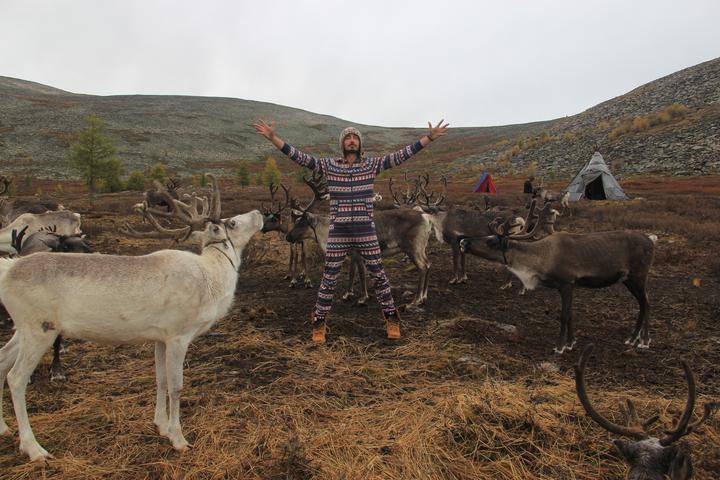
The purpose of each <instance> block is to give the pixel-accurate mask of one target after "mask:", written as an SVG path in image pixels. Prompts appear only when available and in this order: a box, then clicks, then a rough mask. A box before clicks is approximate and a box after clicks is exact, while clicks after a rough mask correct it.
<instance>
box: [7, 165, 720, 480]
mask: <svg viewBox="0 0 720 480" xmlns="http://www.w3.org/2000/svg"><path fill="white" fill-rule="evenodd" d="M500 186H501V187H502V186H503V185H502V184H501V185H500ZM514 186H515V185H514V184H513V185H512V187H514ZM655 186H656V182H655V181H653V180H646V181H638V182H636V183H634V184H631V185H630V186H627V187H626V188H627V189H628V190H629V193H630V194H631V195H632V196H634V197H638V196H642V197H643V199H640V200H633V201H631V202H627V203H624V204H610V203H606V202H599V203H597V204H582V205H579V206H576V207H574V211H573V216H572V217H567V216H566V217H563V218H562V219H561V221H559V223H558V225H557V227H558V229H560V230H569V231H602V230H610V229H615V228H632V229H638V230H642V231H646V232H647V233H655V234H657V235H658V236H659V237H660V239H659V242H658V245H657V249H656V263H655V266H654V267H653V269H652V271H651V277H650V281H649V295H650V301H651V336H652V343H651V348H650V350H647V351H638V350H635V349H633V348H628V347H627V346H626V345H625V344H624V340H625V338H626V337H627V336H628V335H629V333H630V331H631V330H632V327H633V324H634V321H635V317H636V315H637V311H638V310H637V303H636V302H635V300H634V298H633V297H632V296H631V295H630V293H629V292H627V290H626V289H625V288H624V287H623V286H622V285H620V286H615V287H612V288H608V289H603V290H577V291H576V295H575V299H574V315H575V318H576V321H577V326H578V348H576V350H575V351H573V352H570V353H568V354H565V355H562V356H558V355H555V354H553V353H552V347H553V345H554V342H555V339H556V337H557V336H558V334H559V321H558V317H559V306H560V298H559V294H558V293H557V292H555V291H551V290H547V289H539V290H536V291H533V292H528V293H527V294H525V295H522V296H521V295H519V292H520V285H519V282H518V281H517V280H515V281H514V285H513V287H512V288H509V289H505V290H501V289H500V286H501V285H503V284H505V283H506V282H507V281H508V280H510V279H511V276H510V274H509V273H507V272H506V271H504V269H503V268H502V267H501V266H498V265H494V264H490V263H488V262H485V261H482V260H479V259H477V258H472V257H471V258H469V259H468V262H467V268H468V271H469V275H470V279H469V281H468V282H467V283H466V284H462V285H456V286H453V285H448V282H447V281H448V279H449V278H450V276H451V271H452V266H451V256H450V250H449V248H448V247H447V246H445V245H441V244H438V243H437V242H436V241H435V240H434V239H433V240H431V243H430V248H429V257H430V261H431V262H432V269H431V283H430V290H429V300H428V303H427V305H425V306H424V307H423V308H422V309H421V310H419V311H413V312H410V311H408V312H404V314H403V332H402V333H403V338H402V340H400V341H399V342H394V343H393V342H389V341H387V340H385V339H384V325H383V323H382V321H381V314H380V311H379V308H378V305H377V304H376V303H375V301H374V299H372V300H371V301H370V302H369V305H368V306H366V307H357V306H354V305H352V304H351V303H344V302H342V301H341V300H340V299H339V295H337V296H336V301H335V306H334V308H333V310H332V312H331V315H330V317H329V326H330V332H329V334H328V344H327V345H326V346H323V347H316V346H313V345H311V344H310V339H309V324H308V315H309V312H310V311H311V308H312V306H313V304H314V301H315V294H316V288H309V289H306V288H302V287H299V288H294V289H291V288H287V283H288V281H287V280H286V279H284V275H285V270H286V258H287V248H288V247H287V244H286V243H284V241H283V240H282V239H281V238H280V237H279V235H277V234H275V233H271V234H267V235H264V236H263V235H258V236H257V238H255V239H254V240H253V241H252V243H251V244H250V245H249V246H248V248H247V250H246V255H245V256H246V261H245V265H244V267H243V268H242V270H241V272H240V283H239V287H238V291H237V295H236V303H235V306H234V307H233V310H232V312H231V315H230V316H229V317H228V318H226V319H225V320H223V321H221V322H220V323H219V324H218V325H217V327H216V328H215V329H214V330H212V331H211V332H212V333H210V335H206V336H205V337H203V338H201V339H198V340H197V341H196V342H195V343H194V344H193V346H192V347H191V349H190V351H189V354H188V359H187V364H186V370H185V379H186V388H185V391H184V392H183V406H182V421H183V426H184V428H185V430H186V436H187V437H188V439H189V440H190V441H191V442H192V443H194V444H195V448H194V449H193V450H191V451H190V452H188V453H185V454H182V455H181V454H177V453H175V452H173V451H172V449H171V447H170V445H169V443H168V442H167V441H165V440H164V439H163V438H161V437H159V436H157V435H156V434H155V433H154V431H153V428H152V427H153V425H152V412H153V403H154V380H153V374H154V372H153V357H152V347H151V346H149V345H144V346H111V347H108V346H96V345H92V344H89V343H85V342H81V341H71V342H70V351H69V352H68V353H67V354H66V355H65V356H64V363H65V365H66V370H67V374H68V380H67V382H65V383H62V384H55V383H50V382H49V381H48V378H47V377H48V374H47V369H48V366H49V358H46V359H45V360H44V361H43V363H42V364H41V365H40V366H39V367H38V373H37V380H36V382H35V383H34V385H33V386H31V387H30V388H29V391H28V406H29V410H30V414H31V422H32V424H33V427H34V430H35V433H36V436H37V437H38V439H39V440H40V442H41V443H42V444H43V445H44V446H45V447H46V448H47V449H48V450H49V451H51V452H52V453H54V454H55V455H56V456H57V459H55V460H52V461H51V462H50V463H49V464H48V465H47V466H35V465H27V464H26V463H25V462H26V459H25V458H23V457H22V456H21V455H20V454H19V453H18V450H17V437H13V438H9V437H5V438H2V439H0V477H2V478H34V477H38V476H43V475H44V476H58V477H66V478H98V477H107V478H163V477H168V478H224V477H226V478H348V479H355V478H398V479H399V478H547V479H550V478H583V479H584V478H587V479H590V478H622V477H623V475H624V472H625V470H624V466H623V464H622V462H621V461H620V460H619V458H618V457H617V456H616V455H615V453H614V451H613V450H612V448H611V444H610V442H609V439H610V438H611V437H610V435H608V434H607V433H606V432H604V431H603V430H601V429H600V428H599V427H597V426H596V425H595V424H593V423H592V422H591V421H589V420H588V419H586V418H585V416H584V413H583V410H582V408H581V407H580V405H579V403H578V401H577V399H576V397H575V395H574V389H573V374H572V365H573V364H574V363H575V362H576V361H577V358H578V355H579V351H580V350H581V349H582V347H584V346H585V345H587V344H588V343H591V342H593V343H595V344H596V345H597V347H596V350H595V353H594V355H593V357H592V361H591V366H590V367H589V369H590V370H589V384H590V391H591V395H592V396H593V398H594V399H596V400H595V401H596V402H597V403H598V405H600V406H601V407H602V408H603V411H604V412H606V413H607V414H608V415H609V416H614V417H615V418H616V419H618V421H622V419H621V418H620V417H619V416H618V415H619V413H618V411H619V410H618V408H617V406H616V404H617V401H618V400H620V399H622V398H624V397H626V396H631V397H632V398H635V399H636V400H637V401H638V403H639V406H640V408H641V409H642V414H644V415H647V416H649V415H651V414H654V413H659V414H660V415H661V417H662V419H663V421H664V422H665V423H666V426H668V425H667V424H669V423H670V422H671V421H672V418H673V415H676V414H677V413H678V411H679V410H681V409H682V406H683V404H684V400H685V391H686V387H685V382H684V380H683V376H682V370H681V369H680V365H679V360H680V359H681V358H685V359H687V360H688V361H689V363H690V365H691V366H692V368H693V371H694V372H695V375H696V378H697V380H698V390H699V392H700V399H699V404H702V403H704V402H705V401H707V400H711V399H714V400H717V399H718V398H720V374H718V365H720V322H719V321H718V310H719V307H720V293H719V292H720V262H719V261H718V260H717V258H716V257H717V251H719V248H718V247H719V246H720V242H719V241H718V236H717V234H718V233H720V179H714V180H713V179H710V180H703V182H700V183H693V182H692V181H688V182H687V184H683V188H678V189H676V193H674V194H672V195H671V196H670V197H668V194H665V193H662V194H660V193H655V192H656V191H657V190H658V189H657V188H655ZM463 188H464V187H463ZM224 195H225V197H226V200H225V201H224V204H223V210H224V213H225V214H229V213H233V214H235V213H240V212H243V211H247V210H249V209H250V208H254V207H257V206H259V203H260V201H261V200H262V199H263V195H264V192H262V191H260V190H255V189H251V190H248V191H244V192H240V191H235V190H229V191H228V190H226V193H224ZM456 197H457V199H458V200H457V201H458V203H461V204H462V203H470V202H474V201H477V199H476V198H471V197H469V196H467V195H464V194H460V190H459V187H458V192H457V195H456ZM137 198H138V197H137V196H133V195H115V196H99V197H98V198H96V199H95V200H94V201H93V203H92V205H90V204H89V203H88V200H87V199H86V198H85V197H82V196H77V195H75V196H70V195H69V196H68V198H66V199H64V200H65V201H64V203H66V205H67V206H68V207H71V208H74V209H76V210H77V211H80V212H81V213H83V214H84V230H85V231H86V232H87V233H88V234H89V237H90V240H91V241H93V242H94V245H95V246H96V247H97V249H98V250H99V251H101V252H104V253H121V254H131V255H137V254H143V253H147V252H150V251H153V250H156V249H158V248H162V247H164V246H166V245H164V244H163V243H162V242H157V241H139V240H132V239H128V238H124V237H122V236H120V235H119V234H118V233H117V230H116V229H117V227H118V226H119V224H121V223H122V222H123V221H128V220H130V221H135V220H136V219H135V218H134V217H133V215H132V214H131V213H130V211H129V206H130V205H131V204H132V203H133V202H135V201H137ZM497 201H498V202H500V203H512V202H516V201H519V199H518V197H512V196H508V197H507V198H503V197H501V198H500V199H498V200H497ZM678 205H680V206H683V208H686V209H688V210H683V209H682V208H680V207H679V206H678ZM693 206H694V208H695V210H696V211H697V212H698V213H697V215H696V217H695V218H694V219H692V220H689V219H688V217H689V215H690V214H689V213H688V211H692V208H693ZM668 215H671V216H670V217H668ZM713 233H714V236H713ZM314 255H315V257H317V256H318V253H317V250H315V251H314ZM386 268H387V270H388V274H389V276H390V280H391V284H392V285H393V293H394V295H395V298H396V301H398V302H399V303H401V304H402V303H407V302H408V301H409V300H410V299H411V298H412V297H411V294H412V292H413V291H414V289H415V281H416V274H415V271H414V269H413V267H412V266H411V264H409V263H406V262H404V261H403V259H402V258H400V257H395V258H391V259H387V260H386ZM320 269H321V264H320V263H315V265H314V269H313V271H312V272H311V278H312V279H313V281H314V282H315V286H317V282H318V279H319V277H320ZM698 279H699V280H698ZM343 290H344V286H342V287H341V288H340V289H339V292H338V293H342V291H343ZM99 314H102V313H101V312H99ZM10 335H11V330H10V328H9V327H0V341H2V343H4V342H5V341H7V339H9V337H10ZM6 391H7V389H6ZM4 402H5V403H4V405H5V416H6V419H8V423H9V424H10V425H11V427H12V428H15V427H14V416H13V413H12V408H11V402H10V399H9V394H6V395H5V398H4ZM696 410H697V411H700V407H699V406H698V407H697V409H696ZM718 425H719V422H718V420H717V419H716V420H713V421H712V422H710V423H709V424H708V425H707V426H706V427H705V428H704V429H703V430H702V432H701V433H699V434H696V435H694V436H692V437H690V438H688V439H687V440H686V444H687V445H688V446H690V447H691V448H693V450H694V456H695V464H696V465H695V466H696V478H719V477H720V436H719V435H718Z"/></svg>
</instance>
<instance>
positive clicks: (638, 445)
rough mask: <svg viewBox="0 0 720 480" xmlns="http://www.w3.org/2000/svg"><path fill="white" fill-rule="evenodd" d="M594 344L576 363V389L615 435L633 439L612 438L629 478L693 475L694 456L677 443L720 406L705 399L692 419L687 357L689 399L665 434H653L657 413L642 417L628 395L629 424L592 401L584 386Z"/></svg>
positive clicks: (684, 478) (660, 479)
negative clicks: (619, 421)
mask: <svg viewBox="0 0 720 480" xmlns="http://www.w3.org/2000/svg"><path fill="white" fill-rule="evenodd" d="M593 348H594V345H592V344H590V345H588V346H587V347H585V350H583V352H582V355H580V360H579V361H578V364H577V365H576V366H575V389H576V391H577V396H578V398H579V399H580V403H581V404H582V406H583V408H584V409H585V412H587V414H588V416H589V417H590V418H592V419H593V420H594V421H595V422H597V424H598V425H600V426H601V427H602V428H604V429H605V430H607V431H608V432H610V433H614V434H615V435H620V436H622V437H628V438H629V439H630V440H619V439H617V440H613V444H614V445H615V448H616V449H617V451H618V452H619V453H620V455H622V457H623V459H624V460H625V463H626V464H627V465H628V466H629V467H630V470H629V472H628V474H627V478H628V480H664V479H665V478H667V477H670V479H671V480H687V479H689V478H691V477H692V474H693V467H692V458H691V456H690V453H689V452H684V451H682V450H681V449H680V448H679V446H678V444H677V443H676V442H677V441H678V440H680V439H681V438H682V437H684V436H685V435H689V434H691V433H694V432H697V431H698V429H699V428H700V427H701V426H702V424H703V423H705V422H706V421H707V420H709V419H710V418H712V416H713V415H714V414H715V412H716V410H717V409H718V406H719V405H718V403H715V402H710V403H706V404H705V407H704V411H703V415H702V417H700V418H699V419H698V420H696V421H695V422H693V423H690V419H691V417H692V415H693V411H694V409H695V400H696V396H697V393H696V387H695V377H694V376H693V373H692V371H691V370H690V367H689V366H688V364H687V362H686V361H684V360H683V361H682V367H683V370H684V371H685V380H686V381H687V385H688V396H687V402H686V403H685V409H684V410H683V413H682V414H681V415H680V418H679V420H678V421H677V424H676V425H675V426H674V427H673V429H672V430H669V431H666V432H665V435H663V436H662V437H660V438H658V437H654V436H652V435H650V433H649V428H650V426H651V425H652V424H653V423H655V422H656V421H657V420H658V418H659V417H658V416H657V415H654V416H652V417H650V418H648V419H646V420H640V418H639V417H638V414H637V411H636V409H635V404H634V403H633V401H632V400H630V399H627V400H626V404H625V407H624V410H625V415H626V417H627V420H628V421H627V423H628V424H627V425H618V424H617V423H614V422H612V421H610V420H608V419H607V418H605V417H603V416H602V415H601V414H600V413H599V412H598V411H597V410H596V409H595V407H594V406H593V404H592V402H590V398H589V397H588V395H587V389H586V386H585V367H586V366H587V361H588V359H589V358H590V354H591V353H592V351H593Z"/></svg>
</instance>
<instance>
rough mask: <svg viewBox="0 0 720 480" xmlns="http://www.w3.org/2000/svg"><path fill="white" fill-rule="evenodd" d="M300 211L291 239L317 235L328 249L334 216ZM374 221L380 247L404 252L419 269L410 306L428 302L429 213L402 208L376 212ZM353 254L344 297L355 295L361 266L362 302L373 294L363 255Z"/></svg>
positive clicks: (321, 244)
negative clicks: (355, 286) (354, 287)
mask: <svg viewBox="0 0 720 480" xmlns="http://www.w3.org/2000/svg"><path fill="white" fill-rule="evenodd" d="M299 213H301V216H300V218H299V219H298V220H297V221H296V222H295V225H294V227H293V229H292V230H291V231H290V232H289V233H288V235H287V236H288V241H300V240H304V239H309V238H314V239H315V240H317V242H318V244H319V245H320V247H321V248H322V250H323V253H324V252H325V248H326V245H327V240H328V234H329V227H330V218H329V217H328V216H325V215H317V214H313V213H310V212H308V211H305V212H299ZM374 221H375V228H376V231H377V236H378V242H379V243H380V250H381V252H382V253H383V255H384V256H387V255H393V254H395V253H400V252H403V253H405V254H406V255H407V256H408V257H409V258H410V260H411V261H412V262H413V264H414V265H415V267H416V268H417V269H418V286H417V291H416V293H415V297H414V299H413V301H412V302H411V303H410V304H409V305H408V307H409V308H415V307H417V306H419V305H422V304H424V303H425V301H426V300H427V290H428V285H429V269H430V262H429V260H428V258H427V254H426V252H425V248H426V247H427V243H428V239H429V237H430V231H431V225H430V220H429V218H428V215H426V214H424V213H422V212H419V211H417V210H412V209H408V208H399V209H392V210H381V211H378V212H375V218H374ZM351 256H352V257H353V262H352V263H351V268H350V278H349V285H348V290H347V293H346V294H345V295H344V296H343V299H346V300H347V299H350V298H352V297H353V296H354V292H353V291H352V286H353V283H354V276H355V272H356V269H357V271H358V272H359V274H360V283H361V297H360V298H359V299H358V300H357V303H358V304H360V305H362V304H364V303H365V302H366V301H367V299H368V298H369V294H368V291H367V282H366V278H365V266H364V264H363V263H362V260H361V259H359V258H356V257H355V256H354V255H353V254H351ZM358 257H359V255H358Z"/></svg>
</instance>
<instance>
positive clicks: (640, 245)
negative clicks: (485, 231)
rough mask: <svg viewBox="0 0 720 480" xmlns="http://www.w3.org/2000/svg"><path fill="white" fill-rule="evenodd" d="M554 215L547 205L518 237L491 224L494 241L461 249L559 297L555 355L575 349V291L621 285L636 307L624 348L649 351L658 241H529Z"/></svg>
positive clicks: (604, 235)
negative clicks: (650, 285)
mask: <svg viewBox="0 0 720 480" xmlns="http://www.w3.org/2000/svg"><path fill="white" fill-rule="evenodd" d="M552 215H554V214H553V210H552V206H551V205H550V204H548V205H546V206H545V207H544V208H543V209H542V210H541V211H540V218H539V219H538V220H537V222H536V226H535V228H534V229H533V230H532V231H530V232H528V233H525V234H521V235H509V234H508V233H507V232H508V230H509V228H510V226H509V223H508V222H507V221H506V222H504V223H500V222H499V221H496V222H492V223H491V224H490V228H491V230H493V235H489V236H485V237H477V238H466V239H463V240H461V241H460V248H461V249H462V250H463V251H465V252H466V253H470V254H472V255H477V256H480V257H482V258H485V259H487V260H491V261H494V262H498V263H502V264H504V265H505V266H506V267H507V269H508V270H510V271H511V272H512V273H513V274H515V276H517V277H518V278H519V279H520V281H521V282H522V283H523V286H524V287H525V288H526V289H527V290H534V289H535V288H536V287H537V286H538V285H542V286H545V287H549V288H554V289H557V290H558V291H559V292H560V297H561V299H562V312H561V314H560V338H559V340H558V342H557V346H556V347H555V352H556V353H563V352H565V351H567V350H572V348H573V347H574V346H575V342H576V339H575V323H574V320H573V316H572V297H573V290H574V289H575V287H580V288H604V287H609V286H610V285H614V284H616V283H623V284H624V285H625V286H626V287H627V289H628V290H629V291H630V293H632V295H633V296H634V297H635V298H636V299H637V301H638V304H639V306H640V312H639V314H638V318H637V321H636V323H635V329H634V330H633V332H632V335H631V336H630V337H629V338H628V339H627V340H626V342H625V343H627V344H631V345H637V347H638V348H649V347H650V333H649V309H650V304H649V302H648V297H647V292H646V283H647V277H648V272H649V271H650V266H651V265H652V261H653V256H654V251H655V241H657V237H655V236H654V235H652V236H648V235H645V234H642V233H637V232H630V231H614V232H598V233H586V234H573V233H566V232H556V233H553V234H552V235H548V236H545V237H544V238H541V239H540V240H532V238H533V236H534V235H535V233H536V232H537V231H538V229H539V228H540V226H541V225H542V224H543V223H544V222H545V221H546V219H547V218H551V217H552Z"/></svg>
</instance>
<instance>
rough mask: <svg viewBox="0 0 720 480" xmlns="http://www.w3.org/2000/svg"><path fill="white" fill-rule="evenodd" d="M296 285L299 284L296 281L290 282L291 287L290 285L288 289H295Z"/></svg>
mask: <svg viewBox="0 0 720 480" xmlns="http://www.w3.org/2000/svg"><path fill="white" fill-rule="evenodd" d="M295 285H297V282H296V281H295V280H293V281H292V282H290V285H288V287H289V288H295Z"/></svg>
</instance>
